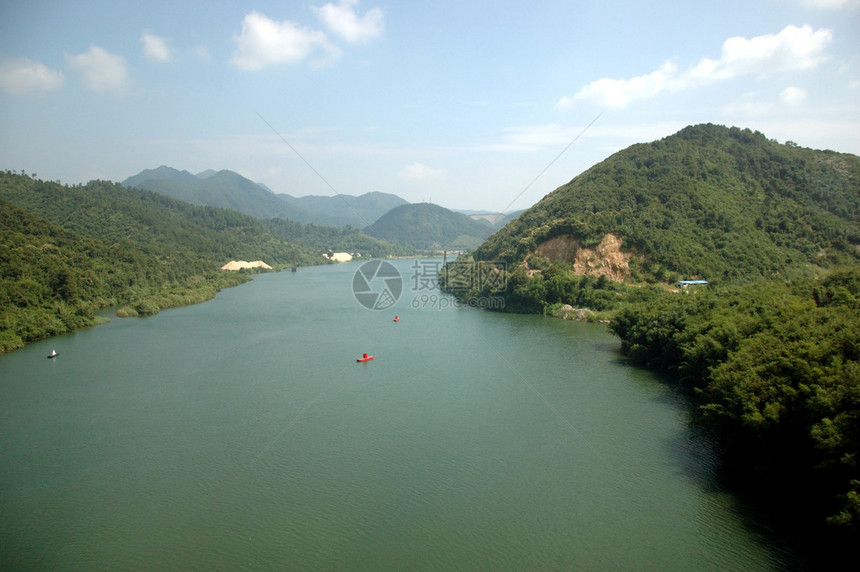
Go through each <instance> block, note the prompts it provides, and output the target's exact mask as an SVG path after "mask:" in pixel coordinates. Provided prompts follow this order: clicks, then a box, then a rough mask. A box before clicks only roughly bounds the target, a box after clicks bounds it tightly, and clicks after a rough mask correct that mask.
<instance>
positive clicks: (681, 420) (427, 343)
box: [0, 261, 791, 570]
mask: <svg viewBox="0 0 860 572" xmlns="http://www.w3.org/2000/svg"><path fill="white" fill-rule="evenodd" d="M410 264H411V263H410V261H399V262H397V263H396V266H397V267H398V268H399V269H400V271H401V273H402V274H403V275H404V276H408V273H409V272H410V270H409V265H410ZM357 267H358V266H357V265H356V264H347V265H339V266H330V267H322V268H302V269H300V270H299V272H297V273H291V272H286V273H281V274H271V275H261V276H258V277H257V278H255V280H254V281H253V282H251V283H249V284H246V285H243V286H241V287H238V288H233V289H230V290H225V291H223V292H221V293H220V294H219V295H218V297H217V298H216V299H215V300H213V301H211V302H208V303H205V304H201V305H197V306H192V307H187V308H180V309H176V310H170V311H167V312H163V313H162V314H159V315H157V316H154V317H150V318H145V319H129V320H114V321H113V322H111V323H110V324H108V325H105V326H101V327H98V328H94V329H91V330H86V331H81V332H78V333H75V334H73V335H69V336H65V337H62V338H58V339H54V340H50V341H49V342H44V343H38V344H34V345H32V346H30V347H28V348H26V349H24V350H22V351H18V352H13V353H12V354H10V355H7V356H3V357H2V358H0V380H2V381H0V408H2V409H0V411H2V415H0V435H2V439H3V442H2V453H0V454H2V464H0V507H2V508H0V511H2V515H0V516H2V518H0V531H2V542H0V547H2V548H0V551H2V560H0V568H3V569H22V570H45V569H57V568H61V569H125V570H128V569H162V568H171V569H204V568H205V569H220V570H235V569H253V570H257V569H339V570H348V569H354V570H367V569H418V570H475V569H484V570H524V569H530V570H569V569H661V570H663V569H668V570H673V569H674V570H690V569H698V568H704V569H720V570H767V569H772V568H774V567H782V566H786V567H788V565H789V564H790V563H791V557H790V556H787V555H786V554H784V553H777V552H776V551H774V550H771V549H770V548H769V543H771V541H770V540H768V539H763V538H762V537H761V536H759V535H757V534H754V533H752V532H750V528H749V527H748V526H747V523H745V521H744V519H743V518H742V517H741V516H740V514H741V512H740V511H741V510H742V508H741V507H739V506H738V504H737V501H736V500H735V499H734V498H733V497H732V496H731V495H728V494H726V493H724V492H721V491H719V490H716V489H715V488H714V486H713V483H712V476H713V475H712V472H713V459H712V457H711V453H710V449H709V447H708V445H707V441H706V439H703V438H702V437H701V436H699V435H696V434H695V433H694V432H693V431H692V430H691V429H690V428H689V427H688V426H687V420H688V416H687V412H686V411H687V409H686V405H685V403H684V402H683V400H682V399H681V398H679V397H678V396H677V395H675V394H674V393H673V392H672V391H671V390H670V389H668V388H666V387H665V386H664V385H662V384H661V383H659V382H658V381H657V380H655V379H654V378H653V376H652V375H651V374H648V373H647V372H643V371H640V370H636V369H633V368H629V367H627V366H626V365H625V364H624V363H623V360H620V359H619V356H618V353H617V343H616V341H615V340H614V339H613V338H612V337H610V336H609V335H608V334H607V333H606V331H605V328H604V327H602V326H596V325H591V324H579V323H571V322H564V321H560V320H552V319H544V318H540V317H536V316H509V315H503V314H496V313H489V312H481V311H477V310H470V309H466V308H459V309H457V308H452V307H447V308H444V309H442V308H440V307H438V306H437V307H436V308H429V309H428V308H426V307H420V306H418V307H415V305H413V304H410V301H411V297H413V296H414V295H415V294H416V293H415V292H414V291H411V290H410V284H409V280H408V279H406V280H404V284H403V286H404V291H403V293H402V295H401V296H400V298H399V300H398V302H397V304H396V305H395V306H394V307H392V308H389V309H387V310H384V311H378V310H377V311H374V310H368V309H366V308H365V307H363V306H362V305H361V304H360V303H359V302H358V301H357V300H356V298H355V297H354V296H353V293H352V290H351V289H352V283H353V275H354V272H355V270H356V268H357ZM395 314H396V315H398V316H399V317H400V321H399V322H394V321H393V319H392V318H393V316H394V315H395ZM50 347H56V348H57V351H58V352H60V353H61V356H60V357H58V358H56V359H54V360H46V359H45V358H44V355H45V354H46V349H48V350H49V349H50ZM364 352H367V353H370V354H372V355H374V356H375V358H376V359H375V360H374V361H373V362H369V363H365V364H359V363H356V361H355V358H356V357H358V356H360V355H361V354H362V353H364Z"/></svg>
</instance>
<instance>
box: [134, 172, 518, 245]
mask: <svg viewBox="0 0 860 572" xmlns="http://www.w3.org/2000/svg"><path fill="white" fill-rule="evenodd" d="M121 184H122V185H123V186H126V187H134V188H137V189H142V190H148V191H153V192H156V193H159V194H162V195H166V196H168V197H171V198H173V199H177V200H180V201H184V202H187V203H191V204H194V205H206V206H213V207H219V208H227V209H232V210H235V211H238V212H240V213H244V214H247V215H251V216H254V217H257V218H261V219H286V220H289V221H293V222H298V223H302V224H316V225H321V226H326V227H347V226H351V227H353V228H356V229H363V230H364V231H365V232H366V233H367V234H368V235H370V236H372V237H376V238H380V239H383V240H387V241H390V242H393V243H396V244H400V245H404V246H408V247H411V248H419V249H437V248H448V249H471V248H475V247H476V246H478V245H479V244H480V243H481V242H482V241H483V240H484V239H485V238H486V237H487V236H489V235H490V234H491V233H492V232H493V231H496V230H498V229H500V228H501V227H503V226H504V225H505V224H506V223H507V222H509V221H510V220H513V219H514V218H516V217H517V216H519V214H520V213H521V212H522V211H517V212H513V213H508V214H504V213H494V212H490V211H464V212H465V213H466V214H464V213H463V212H454V211H451V210H448V209H446V208H444V207H440V206H438V205H430V204H426V203H424V204H410V203H409V202H407V201H406V200H404V199H402V198H400V197H398V196H397V195H392V194H389V193H381V192H369V193H365V194H363V195H360V196H352V195H335V196H318V195H308V196H303V197H294V196H292V195H289V194H286V193H280V194H276V193H273V192H272V191H271V189H269V188H268V187H266V186H265V185H262V184H260V183H255V182H253V181H251V180H249V179H247V178H245V177H243V176H242V175H239V174H238V173H235V172H233V171H229V170H221V171H215V170H212V169H208V170H206V171H202V172H200V173H197V174H196V175H195V174H192V173H189V172H188V171H180V170H178V169H174V168H172V167H167V166H161V167H158V168H157V169H146V170H143V171H141V172H140V173H138V174H137V175H134V176H132V177H129V178H127V179H125V180H124V181H122V183H121ZM389 214H390V215H391V216H388V215H389ZM383 219H384V220H383Z"/></svg>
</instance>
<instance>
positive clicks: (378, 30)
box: [315, 0, 385, 44]
mask: <svg viewBox="0 0 860 572" xmlns="http://www.w3.org/2000/svg"><path fill="white" fill-rule="evenodd" d="M356 4H358V0H341V2H340V4H331V3H329V4H325V5H324V6H323V7H322V8H315V11H316V13H317V14H318V15H319V17H320V19H321V20H322V21H323V23H324V24H325V25H326V26H327V27H328V29H329V30H331V32H332V33H333V34H335V35H337V36H340V37H341V38H343V39H344V40H346V41H347V42H349V43H350V44H360V43H362V42H366V41H368V40H371V39H373V38H376V37H378V36H380V35H381V34H382V31H383V30H384V29H385V13H384V12H383V11H382V10H381V9H380V8H373V9H372V10H368V11H367V12H366V13H365V14H364V16H358V14H356V13H355V10H354V6H355V5H356Z"/></svg>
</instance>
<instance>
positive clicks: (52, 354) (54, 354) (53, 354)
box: [48, 350, 60, 359]
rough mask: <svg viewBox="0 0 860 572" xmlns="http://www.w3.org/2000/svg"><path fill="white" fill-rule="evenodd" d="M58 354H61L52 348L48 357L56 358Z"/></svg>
mask: <svg viewBox="0 0 860 572" xmlns="http://www.w3.org/2000/svg"><path fill="white" fill-rule="evenodd" d="M58 355H60V354H58V353H57V350H51V353H49V354H48V359H51V358H55V357H57V356H58Z"/></svg>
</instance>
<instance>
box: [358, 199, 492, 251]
mask: <svg viewBox="0 0 860 572" xmlns="http://www.w3.org/2000/svg"><path fill="white" fill-rule="evenodd" d="M364 231H365V232H366V233H367V234H369V235H370V236H375V237H377V238H380V239H384V240H388V241H391V242H394V243H398V244H405V245H408V246H411V247H413V248H416V249H419V250H441V249H448V250H460V249H470V248H475V247H476V246H477V245H478V244H480V243H481V240H483V239H484V238H486V237H487V236H488V235H489V234H490V232H491V231H492V227H491V226H490V223H488V222H487V221H476V220H472V219H471V218H469V217H468V216H466V215H464V214H462V213H457V212H454V211H451V210H448V209H446V208H444V207H440V206H439V205H434V204H431V203H418V204H406V205H401V206H399V207H396V208H394V209H392V210H391V211H389V212H388V213H386V214H385V215H383V216H382V217H380V219H379V220H377V221H376V222H375V223H373V224H372V225H370V226H368V227H367V228H365V229H364Z"/></svg>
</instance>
